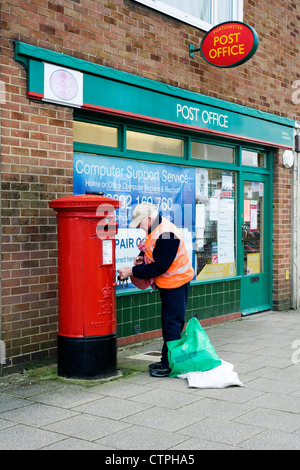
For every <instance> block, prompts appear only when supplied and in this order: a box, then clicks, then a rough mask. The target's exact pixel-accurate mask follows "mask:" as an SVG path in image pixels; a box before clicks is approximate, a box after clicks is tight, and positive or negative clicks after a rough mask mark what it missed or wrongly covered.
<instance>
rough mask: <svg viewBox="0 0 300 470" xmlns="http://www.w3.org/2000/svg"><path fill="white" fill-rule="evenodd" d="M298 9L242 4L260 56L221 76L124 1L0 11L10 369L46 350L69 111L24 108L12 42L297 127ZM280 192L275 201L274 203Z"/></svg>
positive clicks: (28, 104) (67, 168)
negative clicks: (54, 206)
mask: <svg viewBox="0 0 300 470" xmlns="http://www.w3.org/2000/svg"><path fill="white" fill-rule="evenodd" d="M297 7H298V10H299V1H298V0H297V2H296V1H295V2H282V1H281V0H269V1H265V2H260V5H259V7H258V6H257V2H254V1H252V0H244V21H245V22H247V23H249V24H250V25H252V26H254V27H255V29H256V31H257V33H258V35H259V37H260V46H259V49H258V51H257V53H256V54H255V56H254V57H253V58H252V59H251V60H250V61H249V62H247V63H246V64H244V65H242V66H240V67H238V68H236V69H228V70H222V71H220V70H219V69H215V68H213V67H211V66H210V65H209V64H207V63H206V62H205V61H204V60H203V59H201V57H200V54H199V53H196V54H195V57H194V59H191V58H190V57H189V52H188V48H189V44H190V43H193V44H195V45H199V43H200V40H201V38H202V37H203V34H204V33H203V32H202V31H199V30H197V29H196V28H193V27H191V26H189V25H185V24H184V23H181V22H179V21H177V20H175V19H172V18H168V17H167V16H164V15H161V14H160V13H159V12H155V11H153V10H150V9H148V8H146V7H143V6H142V5H139V4H137V3H135V2H133V1H131V0H116V1H114V2H110V1H105V0H97V1H92V0H69V1H67V0H64V1H58V0H52V1H48V0H31V1H26V0H7V1H6V2H2V3H1V33H2V37H1V80H2V82H3V83H4V84H5V102H4V103H3V104H2V106H1V154H2V158H1V175H2V176H1V177H2V193H1V194H2V196H1V197H2V214H1V215H2V274H3V280H2V338H3V339H4V340H5V342H6V347H7V357H8V358H9V360H10V361H11V365H16V364H18V363H21V362H22V363H23V362H24V361H25V360H33V359H37V358H44V357H47V356H49V355H51V354H54V352H55V346H56V331H57V267H56V263H57V262H56V233H55V230H56V220H55V217H54V215H53V212H52V211H51V210H49V209H48V203H47V201H48V200H50V199H53V198H55V197H59V196H62V195H65V194H66V193H71V192H72V110H71V109H68V108H66V107H62V106H55V105H49V104H43V103H38V102H34V101H31V100H28V99H27V98H26V72H25V70H24V68H23V67H22V65H21V64H19V63H16V62H15V60H14V54H13V41H14V40H19V41H23V42H25V43H29V44H33V45H36V46H39V47H43V48H46V49H50V50H55V51H57V52H62V53H65V54H68V55H71V56H74V57H77V58H80V59H84V60H87V61H90V62H95V63H98V64H102V65H105V66H107V67H112V68H116V69H119V70H123V71H126V72H129V73H133V74H136V75H140V76H143V77H147V78H151V79H153V80H158V81H162V82H166V83H169V84H172V85H174V86H178V87H182V88H185V89H190V90H192V91H195V92H199V93H203V94H206V95H209V96H214V97H218V98H221V99H225V100H228V101H232V102H236V103H240V104H243V105H246V106H250V107H255V108H258V109H261V110H262V111H268V112H274V113H276V114H279V115H283V116H288V117H290V118H298V119H300V118H299V110H298V109H297V108H296V106H295V105H293V103H291V95H292V92H293V90H292V83H293V81H295V80H297V78H298V79H299V71H298V66H299V30H298V29H297V27H298V26H297V25H298V22H299V16H297V12H296V8H297ZM297 113H298V114H297ZM274 162H276V164H275V165H274V174H275V178H274V180H275V185H274V187H275V192H274V194H275V196H274V208H275V214H274V302H275V305H276V306H278V308H281V306H283V305H284V306H288V304H289V301H290V285H289V282H287V281H286V280H285V270H286V269H289V268H290V235H289V230H290V218H291V215H290V195H291V186H290V184H291V183H290V182H291V175H290V171H287V170H286V169H283V167H282V166H281V165H280V164H279V156H278V155H277V156H276V159H275V161H274ZM279 190H280V191H281V190H282V191H286V197H285V198H280V200H279V199H277V198H279V196H278V195H279V194H280V193H279ZM279 227H280V228H279ZM283 250H284V253H285V254H284V260H283V258H282V253H283Z"/></svg>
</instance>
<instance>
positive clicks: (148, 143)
mask: <svg viewBox="0 0 300 470" xmlns="http://www.w3.org/2000/svg"><path fill="white" fill-rule="evenodd" d="M15 59H16V60H17V61H19V62H22V63H23V64H24V65H25V67H26V69H27V97H28V98H29V99H33V100H40V101H41V102H45V105H46V103H47V102H48V103H54V104H58V105H62V106H68V107H72V108H74V159H73V160H74V166H73V192H74V194H84V193H85V191H87V190H88V191H104V194H105V195H106V196H110V197H113V198H117V199H119V200H120V201H121V202H122V207H121V209H119V212H118V214H117V221H118V224H119V231H118V235H117V238H116V268H117V269H118V267H120V266H131V265H132V261H133V258H134V257H135V256H137V254H138V252H139V248H138V246H139V243H140V242H141V241H142V239H143V232H141V231H140V230H139V229H130V228H129V226H128V223H129V221H130V220H131V216H132V210H133V208H134V206H135V205H136V204H138V203H140V202H142V201H150V202H152V203H153V204H154V205H156V206H157V208H158V209H159V210H160V211H161V213H162V214H163V215H164V216H166V217H168V218H169V220H171V221H173V222H174V223H175V224H176V225H177V226H178V227H180V228H181V229H182V232H183V234H184V237H185V241H186V245H187V247H188V251H189V255H190V259H191V262H192V264H193V267H194V270H195V278H194V280H193V281H192V283H191V292H190V298H189V304H188V310H187V320H188V319H189V318H191V317H192V316H197V318H198V319H199V320H201V321H203V322H204V321H206V322H210V321H217V320H218V319H219V318H220V317H221V318H222V319H223V318H224V316H226V315H231V318H232V317H234V316H237V317H238V316H240V315H241V314H242V315H247V314H250V313H254V312H259V311H263V310H268V309H270V308H272V152H273V151H274V149H278V148H283V149H290V150H291V149H292V148H293V140H294V137H293V135H294V127H295V122H294V121H293V120H291V119H287V118H283V117H280V116H277V115H274V114H269V113H265V112H261V111H259V110H256V109H252V108H248V107H244V106H240V105H237V104H234V103H230V102H227V101H223V100H220V99H215V98H211V97H209V96H205V95H201V94H198V93H193V92H190V91H187V90H183V89H179V88H176V87H174V86H170V85H167V84H164V83H160V82H156V81H153V80H149V79H145V78H141V77H138V76H135V75H131V74H129V73H125V72H121V71H119V70H115V69H112V68H108V67H104V66H101V65H97V64H94V63H90V62H87V61H83V60H80V59H76V58H74V57H71V56H68V55H64V54H59V53H56V52H53V51H49V50H46V49H41V48H38V47H35V46H31V45H29V44H24V43H21V42H15ZM117 317H118V318H117V320H118V322H117V323H118V337H119V338H127V340H128V341H129V340H130V337H132V338H136V336H135V335H137V334H141V335H142V336H140V337H141V338H142V337H147V335H148V337H149V335H151V334H155V332H157V331H159V330H160V327H161V323H160V300H159V296H158V294H157V292H155V291H152V289H150V288H149V289H147V290H145V291H141V290H139V289H138V288H136V287H135V286H134V285H133V284H131V282H128V283H124V284H123V285H118V287H117ZM143 335H144V336H143Z"/></svg>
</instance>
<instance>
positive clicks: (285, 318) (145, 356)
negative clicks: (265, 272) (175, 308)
mask: <svg viewBox="0 0 300 470" xmlns="http://www.w3.org/2000/svg"><path fill="white" fill-rule="evenodd" d="M205 330H206V332H207V334H208V336H209V338H210V340H211V342H212V344H213V346H214V348H215V350H216V352H217V354H218V355H219V357H220V358H221V359H223V360H224V361H227V362H230V363H231V364H233V365H234V370H235V372H237V374H238V377H239V379H240V380H241V381H242V382H243V384H244V387H240V386H235V387H227V388H222V389H198V388H190V387H189V386H188V383H187V380H183V379H179V378H170V377H168V378H153V377H151V376H150V375H149V373H148V365H149V363H150V362H153V360H154V361H155V360H158V359H159V357H158V356H157V355H158V352H159V351H160V348H161V344H162V341H161V339H155V340H151V341H146V342H143V343H139V344H136V345H131V346H128V347H123V348H120V349H119V350H118V370H119V372H118V375H117V376H116V377H115V378H107V379H105V380H94V381H76V380H71V379H63V378H58V377H57V374H56V368H55V365H52V366H51V365H50V366H46V367H43V368H40V369H37V370H28V371H24V372H23V373H17V374H11V375H9V376H1V377H0V449H2V450H4V449H7V450H23V449H24V450H34V449H35V450H42V449H43V450H102V451H104V452H103V455H110V456H111V455H112V457H110V458H114V459H116V458H117V457H116V456H118V455H119V454H118V452H121V451H123V450H126V451H129V453H128V455H129V456H130V455H131V454H132V455H135V452H137V451H139V450H143V451H144V450H148V451H151V452H152V453H154V455H155V456H156V457H152V461H151V463H159V462H158V460H157V459H158V457H157V454H158V453H159V451H160V452H161V451H163V452H164V453H165V452H167V453H168V454H171V455H177V454H176V453H178V452H179V451H182V452H183V455H185V453H186V454H187V455H189V456H191V455H192V454H193V452H195V451H197V450H204V449H205V450H223V449H224V450H298V449H300V310H289V311H284V312H272V311H270V312H264V313H260V314H256V315H251V316H247V317H243V318H242V319H241V320H235V321H230V322H226V323H223V324H219V325H214V326H212V327H207V328H205ZM155 356H156V357H155ZM105 451H107V454H106V452H105ZM112 451H113V454H112V453H111V452H112ZM99 455H100V454H99ZM159 455H160V454H159ZM128 458H129V457H128ZM154 458H156V460H154ZM159 458H162V457H159ZM190 458H191V457H190ZM106 463H107V462H106ZM117 463H120V462H117ZM122 463H124V461H123V462H122ZM125 463H130V462H129V461H126V462H125ZM131 463H132V465H131V466H135V465H134V461H132V462H131ZM160 463H161V462H160ZM176 463H178V462H176ZM185 463H186V462H185Z"/></svg>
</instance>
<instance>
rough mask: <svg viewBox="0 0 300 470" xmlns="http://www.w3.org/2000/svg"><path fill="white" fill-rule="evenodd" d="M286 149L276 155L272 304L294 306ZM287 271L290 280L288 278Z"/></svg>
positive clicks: (289, 180) (290, 198) (290, 190)
mask: <svg viewBox="0 0 300 470" xmlns="http://www.w3.org/2000/svg"><path fill="white" fill-rule="evenodd" d="M282 154H283V151H282V150H280V151H278V152H274V156H273V169H274V179H273V210H274V213H273V307H274V309H275V310H284V309H288V308H290V307H291V302H292V300H291V297H292V296H291V233H292V229H291V222H292V170H290V169H287V168H285V167H284V166H283V164H282ZM287 273H288V279H287Z"/></svg>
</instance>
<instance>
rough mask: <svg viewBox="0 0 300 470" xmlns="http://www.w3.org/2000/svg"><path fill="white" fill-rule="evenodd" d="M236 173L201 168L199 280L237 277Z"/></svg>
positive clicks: (197, 244) (197, 227)
mask: <svg viewBox="0 0 300 470" xmlns="http://www.w3.org/2000/svg"><path fill="white" fill-rule="evenodd" d="M235 197H236V195H235V173H234V172H232V171H224V170H220V169H206V168H197V170H196V216H195V231H196V233H195V257H196V260H195V261H196V263H195V264H196V279H197V280H205V279H218V278H222V277H228V276H234V275H235V274H236V249H235V246H236V243H235Z"/></svg>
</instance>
